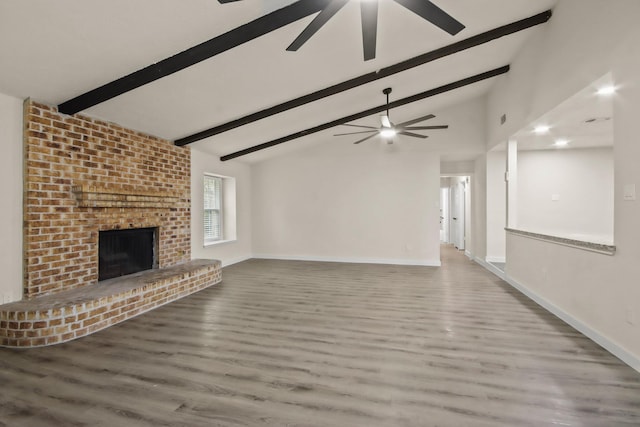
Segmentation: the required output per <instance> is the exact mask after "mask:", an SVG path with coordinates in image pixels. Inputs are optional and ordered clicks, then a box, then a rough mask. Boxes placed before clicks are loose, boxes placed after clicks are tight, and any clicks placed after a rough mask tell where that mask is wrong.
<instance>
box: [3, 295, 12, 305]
mask: <svg viewBox="0 0 640 427" xmlns="http://www.w3.org/2000/svg"><path fill="white" fill-rule="evenodd" d="M2 302H3V304H8V303H10V302H11V294H4V295H3V296H2Z"/></svg>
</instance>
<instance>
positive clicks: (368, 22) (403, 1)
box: [218, 0, 465, 61]
mask: <svg viewBox="0 0 640 427" xmlns="http://www.w3.org/2000/svg"><path fill="white" fill-rule="evenodd" d="M235 1H238V0H218V2H219V3H231V2H235ZM348 1H349V0H329V1H328V2H327V4H326V6H324V7H323V8H322V9H321V10H320V13H318V14H317V15H316V17H315V18H314V19H313V21H311V23H309V25H307V27H306V28H305V29H304V30H303V31H302V32H301V33H300V35H299V36H298V37H297V38H296V39H295V40H294V41H293V43H291V44H290V45H289V47H287V50H288V51H296V50H298V49H299V48H300V47H302V45H303V44H305V43H306V42H307V41H308V40H309V39H310V38H311V36H313V35H314V34H315V33H316V32H317V31H318V30H319V29H320V28H322V26H324V24H326V23H327V22H328V21H329V19H331V18H332V17H333V15H335V14H336V13H337V12H338V11H339V10H340V9H342V7H343V6H344V5H346V4H347V2H348ZM378 1H379V0H360V16H361V20H362V47H363V50H364V60H365V61H368V60H370V59H374V58H375V57H376V33H377V29H378ZM394 1H395V2H396V3H398V4H400V5H402V6H404V7H406V8H407V9H409V10H410V11H412V12H413V13H415V14H416V15H419V16H420V17H422V18H423V19H425V20H427V21H429V22H431V23H432V24H433V25H435V26H436V27H438V28H440V29H442V30H444V31H446V32H447V33H449V34H451V35H452V36H454V35H456V34H458V33H459V32H460V31H462V30H463V29H464V28H465V26H464V25H463V24H462V23H460V22H459V21H457V20H456V19H455V18H453V17H452V16H451V15H449V14H448V13H447V12H445V11H444V10H442V9H440V8H439V7H438V6H436V5H435V4H433V3H432V2H431V1H429V0H394Z"/></svg>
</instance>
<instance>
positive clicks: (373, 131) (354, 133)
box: [333, 130, 378, 136]
mask: <svg viewBox="0 0 640 427" xmlns="http://www.w3.org/2000/svg"><path fill="white" fill-rule="evenodd" d="M359 133H378V131H377V130H363V131H362V132H348V133H336V134H334V135H333V136H343V135H357V134H359Z"/></svg>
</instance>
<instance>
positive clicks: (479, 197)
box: [469, 155, 489, 260]
mask: <svg viewBox="0 0 640 427" xmlns="http://www.w3.org/2000/svg"><path fill="white" fill-rule="evenodd" d="M488 172H489V171H488V170H487V162H486V156H485V155H482V156H479V157H478V158H477V159H476V161H475V174H474V175H473V176H472V178H471V218H470V219H471V233H470V234H471V236H472V238H471V239H472V245H471V249H470V251H469V253H470V256H471V257H472V258H478V259H482V260H483V259H485V257H486V255H487V238H488V236H487V228H486V227H485V224H486V223H487V194H486V189H487V173H488Z"/></svg>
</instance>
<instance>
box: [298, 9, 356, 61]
mask: <svg viewBox="0 0 640 427" xmlns="http://www.w3.org/2000/svg"><path fill="white" fill-rule="evenodd" d="M347 2H348V0H333V1H332V2H331V3H329V4H328V5H327V6H326V7H325V8H324V9H322V11H320V13H319V14H318V15H317V16H316V17H315V18H313V21H311V23H309V25H307V28H305V29H304V30H303V31H302V32H301V33H300V35H299V36H298V37H296V39H295V40H294V41H293V43H291V44H290V45H289V47H288V48H287V50H288V51H296V50H298V49H300V47H301V46H302V45H303V44H305V43H306V42H307V40H309V39H310V38H311V36H313V35H314V34H315V33H316V31H318V30H319V29H320V28H322V26H323V25H324V24H326V23H327V21H329V19H331V17H332V16H333V15H335V14H336V12H337V11H339V10H340V9H342V6H344V5H345V4H347Z"/></svg>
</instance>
